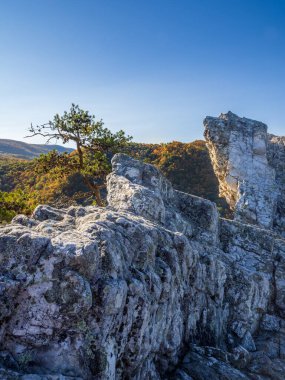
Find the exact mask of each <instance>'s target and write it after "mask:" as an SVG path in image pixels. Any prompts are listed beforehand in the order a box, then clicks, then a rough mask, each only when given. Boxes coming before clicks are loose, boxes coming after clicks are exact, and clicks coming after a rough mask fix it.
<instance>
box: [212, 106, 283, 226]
mask: <svg viewBox="0 0 285 380" xmlns="http://www.w3.org/2000/svg"><path fill="white" fill-rule="evenodd" d="M204 125H205V138H206V141H207V146H208V149H209V152H210V156H211V160H212V163H213V167H214V171H215V173H216V176H217V177H218V180H219V187H220V195H221V196H222V197H224V198H225V199H226V201H227V202H228V204H229V205H230V207H231V209H232V210H234V212H235V219H236V220H239V221H242V222H244V223H251V224H256V225H258V226H261V227H263V228H266V229H272V228H273V229H275V230H276V231H277V232H278V233H279V234H284V231H285V220H284V217H285V191H284V183H285V169H284V167H285V164H284V157H285V148H284V142H285V138H282V137H276V136H273V135H268V134H267V126H266V125H265V124H263V123H261V122H258V121H255V120H250V119H246V118H240V117H238V116H237V115H235V114H233V113H231V112H228V113H227V114H221V115H220V116H219V117H206V119H205V120H204Z"/></svg>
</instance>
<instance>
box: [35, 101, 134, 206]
mask: <svg viewBox="0 0 285 380" xmlns="http://www.w3.org/2000/svg"><path fill="white" fill-rule="evenodd" d="M30 132H31V133H32V135H31V136H36V135H40V136H44V137H46V138H47V142H49V141H51V140H61V141H62V143H64V144H65V143H68V142H70V141H72V142H74V143H75V145H76V151H75V152H74V153H71V154H66V153H63V154H59V153H58V152H56V151H52V152H50V153H48V154H46V155H41V157H40V158H39V159H38V160H36V165H35V169H36V171H37V172H38V173H39V172H42V173H48V172H49V171H51V172H52V173H57V174H59V175H60V174H62V173H65V174H66V175H72V174H80V178H81V179H82V180H83V181H84V183H85V185H86V186H87V187H88V188H89V191H90V192H91V193H92V194H93V196H94V198H95V200H96V202H97V204H98V205H100V206H102V205H103V201H102V199H101V191H100V190H101V189H102V188H104V187H105V184H104V182H105V178H106V175H107V174H108V173H109V172H110V163H109V157H110V155H113V154H114V153H116V152H118V151H121V150H122V149H123V148H124V147H125V146H126V145H127V144H128V142H129V141H130V140H131V137H129V136H126V135H125V133H124V132H123V131H119V132H117V133H112V132H111V131H110V130H109V129H108V128H104V123H103V121H102V120H99V121H95V116H94V115H90V114H89V112H88V111H84V110H82V109H80V108H79V107H78V106H77V105H75V104H72V106H71V108H70V111H69V112H66V111H65V112H64V114H63V115H62V116H60V115H58V114H57V115H55V117H54V119H53V121H50V122H48V123H46V124H43V125H38V126H33V125H32V126H31V128H30Z"/></svg>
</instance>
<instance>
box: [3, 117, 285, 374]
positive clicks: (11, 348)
mask: <svg viewBox="0 0 285 380" xmlns="http://www.w3.org/2000/svg"><path fill="white" fill-rule="evenodd" d="M206 120H207V122H206V127H207V140H208V144H209V147H210V152H211V155H212V157H213V158H214V165H215V170H216V173H218V172H220V176H219V173H218V176H219V180H220V184H221V190H222V192H223V194H224V195H225V196H226V197H227V199H228V200H229V202H231V204H233V205H234V204H235V203H237V215H238V220H235V221H232V220H225V219H221V218H219V215H218V212H217V209H216V206H215V204H213V203H211V202H210V201H208V200H205V199H202V198H199V197H196V196H192V195H189V194H185V193H182V192H179V191H176V190H174V189H173V187H172V186H171V184H170V183H169V182H168V181H167V180H166V179H165V178H164V177H163V176H162V175H161V173H160V172H159V171H158V170H157V169H156V168H155V167H154V166H152V165H148V164H143V163H141V162H139V161H136V160H134V159H131V158H129V157H128V156H126V155H123V154H119V155H116V156H115V157H114V158H113V160H112V166H113V170H112V173H111V174H110V175H109V177H108V206H107V207H106V208H99V207H93V206H92V207H91V206H90V207H85V208H84V207H70V208H68V209H60V210H58V209H54V208H51V207H49V206H38V207H37V209H36V210H35V211H34V213H33V215H32V217H31V218H28V217H26V216H23V215H19V216H17V217H15V218H14V220H13V222H12V223H11V224H10V225H7V226H5V227H3V228H1V229H0V274H1V277H0V281H1V282H0V342H1V346H0V348H1V352H0V378H1V379H13V380H14V379H15V380H17V379H21V380H30V379H31V380H71V379H77V380H79V379H83V380H84V379H87V380H89V379H102V380H108V379H114V380H115V379H116V380H120V379H134V380H145V379H149V380H159V379H161V380H162V379H169V380H170V379H178V380H209V379H211V380H218V379H219V380H220V379H221V380H240V379H241V380H242V379H244V380H246V379H256V380H268V379H277V380H281V379H284V373H285V281H284V276H285V240H284V239H283V238H282V237H281V236H280V235H279V234H277V232H276V231H274V230H272V229H271V228H272V226H274V225H275V224H276V225H277V224H278V223H279V227H280V226H281V225H282V217H281V211H282V206H281V205H282V199H283V198H282V194H280V191H279V190H280V187H278V186H279V185H280V183H282V178H283V177H282V175H283V174H282V173H283V168H284V167H282V164H281V162H280V160H281V159H282V157H284V156H282V155H283V153H282V152H284V144H283V143H284V141H283V140H281V141H280V140H279V139H278V138H275V137H270V141H271V143H270V144H271V147H270V148H269V151H268V139H269V137H268V135H267V134H266V127H265V125H264V124H261V123H255V122H252V121H248V120H247V119H241V120H240V119H238V118H237V117H236V116H235V115H232V114H228V115H223V116H222V117H221V118H219V119H213V118H208V119H206ZM229 125H230V126H231V128H229ZM215 133H216V135H217V137H215ZM282 149H283V151H282ZM250 154H252V156H250ZM245 157H246V158H249V157H250V160H249V163H247V161H246V160H245ZM247 164H248V165H249V167H248V168H247V167H246V166H247ZM272 165H273V166H274V167H273V166H272ZM278 165H280V167H279V166H278ZM278 170H279V171H278ZM250 173H251V174H252V179H251V178H250ZM261 173H263V179H264V189H262V186H261ZM242 178H244V179H242ZM265 189H266V192H267V194H266V192H265ZM257 190H258V194H257V193H255V194H257V195H258V197H260V198H259V200H258V199H257V195H256V198H254V193H250V194H251V195H252V198H250V199H252V203H249V201H248V203H249V211H248V212H243V211H242V204H245V203H246V200H245V199H248V198H247V196H248V192H249V191H253V192H255V191H257ZM263 190H264V191H263ZM269 190H270V191H269ZM259 191H260V193H259ZM266 195H267V197H266ZM275 209H276V210H279V211H278V212H279V214H278V219H276V218H275V214H274V212H273V211H274V210H275ZM283 215H284V214H283ZM248 220H250V221H254V222H255V224H256V225H250V224H245V223H244V221H248Z"/></svg>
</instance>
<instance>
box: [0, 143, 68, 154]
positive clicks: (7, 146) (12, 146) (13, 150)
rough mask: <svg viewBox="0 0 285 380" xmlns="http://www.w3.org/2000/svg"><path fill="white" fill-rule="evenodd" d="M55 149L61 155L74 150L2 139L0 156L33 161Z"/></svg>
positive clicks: (59, 146)
mask: <svg viewBox="0 0 285 380" xmlns="http://www.w3.org/2000/svg"><path fill="white" fill-rule="evenodd" d="M54 149H55V150H57V151H58V152H60V153H63V152H68V153H70V152H72V151H73V150H74V149H72V148H67V147H64V146H61V145H45V144H28V143H26V142H23V141H16V140H9V139H0V155H11V156H14V157H18V158H25V159H32V158H35V157H38V156H39V155H40V154H42V153H48V152H50V151H51V150H54Z"/></svg>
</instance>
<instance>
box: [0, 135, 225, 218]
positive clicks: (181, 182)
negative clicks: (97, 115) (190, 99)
mask: <svg viewBox="0 0 285 380" xmlns="http://www.w3.org/2000/svg"><path fill="white" fill-rule="evenodd" d="M124 151H125V152H126V153H127V154H129V155H130V156H132V157H134V158H136V159H140V160H142V161H145V162H149V163H152V164H154V165H156V166H157V167H158V168H159V169H160V170H161V171H162V172H163V174H164V175H165V176H166V177H167V178H168V179H169V180H170V181H171V182H172V184H173V186H174V188H176V189H178V190H180V191H184V192H187V193H190V194H194V195H198V196H201V197H203V198H207V199H210V200H211V201H213V202H216V204H217V206H218V209H219V211H220V213H221V214H222V216H225V217H228V218H231V212H230V210H229V208H228V206H227V204H226V202H225V201H224V200H223V199H221V198H219V191H218V181H217V178H216V176H215V174H214V171H213V168H212V165H211V160H210V157H209V153H208V150H207V147H206V144H205V142H204V141H194V142H192V143H187V144H185V143H180V142H172V143H168V144H137V143H129V144H127V145H126V146H125V147H124ZM112 154H113V152H112V151H110V152H108V153H107V154H105V156H104V161H103V163H102V162H100V160H99V157H98V156H97V155H96V154H95V155H92V154H91V153H89V151H88V150H86V151H85V154H84V156H83V159H84V166H83V169H82V170H79V169H78V167H79V156H78V153H77V151H75V152H72V153H71V154H67V153H63V154H60V153H58V152H56V151H51V152H49V153H48V154H46V155H42V156H40V157H39V158H37V159H34V160H32V161H23V160H15V159H8V158H7V157H5V160H2V161H1V159H0V191H1V199H2V201H1V202H2V203H1V204H0V206H1V213H0V222H1V221H2V222H8V221H10V220H11V218H13V216H14V215H16V214H18V213H25V214H30V213H31V212H32V210H33V208H34V207H35V206H36V205H38V204H40V203H47V204H50V205H53V206H55V207H68V206H70V205H77V204H82V205H90V204H96V200H95V199H94V195H93V194H92V191H90V188H89V187H88V186H87V184H86V182H85V178H86V177H87V178H89V179H90V181H91V180H92V181H93V182H94V183H98V184H104V180H105V175H106V173H108V172H109V171H110V160H111V157H112ZM100 168H103V169H102V170H101V169H100ZM9 191H10V192H11V193H9ZM101 191H102V198H103V199H105V197H106V192H105V191H104V189H103V190H101Z"/></svg>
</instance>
